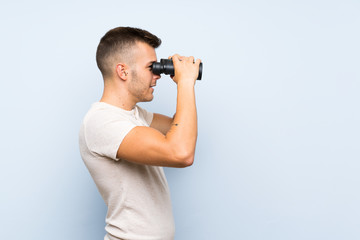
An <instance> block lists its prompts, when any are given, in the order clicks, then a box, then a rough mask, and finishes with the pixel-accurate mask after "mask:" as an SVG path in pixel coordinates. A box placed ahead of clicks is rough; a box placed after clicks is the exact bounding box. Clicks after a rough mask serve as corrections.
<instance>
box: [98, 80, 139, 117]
mask: <svg viewBox="0 0 360 240" xmlns="http://www.w3.org/2000/svg"><path fill="white" fill-rule="evenodd" d="M114 89H115V88H113V87H110V86H109V87H106V86H105V87H104V92H103V95H102V97H101V99H100V102H105V103H108V104H111V105H114V106H116V107H119V108H122V109H124V110H127V111H130V110H132V109H133V108H134V107H135V105H136V103H137V102H136V101H134V100H133V99H132V97H131V96H130V94H129V93H128V92H125V91H121V90H120V91H116V90H114ZM120 89H121V88H120Z"/></svg>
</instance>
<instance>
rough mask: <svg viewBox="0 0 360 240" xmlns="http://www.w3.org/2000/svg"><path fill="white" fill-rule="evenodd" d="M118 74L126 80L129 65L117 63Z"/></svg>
mask: <svg viewBox="0 0 360 240" xmlns="http://www.w3.org/2000/svg"><path fill="white" fill-rule="evenodd" d="M116 74H117V76H118V77H119V78H121V79H122V80H124V81H126V80H127V76H128V66H127V65H126V64H124V63H118V64H117V65H116Z"/></svg>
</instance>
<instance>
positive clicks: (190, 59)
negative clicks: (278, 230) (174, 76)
mask: <svg viewBox="0 0 360 240" xmlns="http://www.w3.org/2000/svg"><path fill="white" fill-rule="evenodd" d="M168 59H172V60H173V61H176V62H181V61H187V62H191V63H195V58H194V57H193V56H190V57H185V56H180V55H179V54H174V55H173V56H170V57H168ZM196 61H197V60H196ZM200 62H201V60H200Z"/></svg>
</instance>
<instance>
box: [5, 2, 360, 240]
mask: <svg viewBox="0 0 360 240" xmlns="http://www.w3.org/2000/svg"><path fill="white" fill-rule="evenodd" d="M359 12H360V2H359V1H355V0H354V1H350V0H342V1H319V0H315V1H309V0H305V1H280V0H276V1H265V0H262V1H261V0H255V1H229V0H223V1H196V2H193V1H189V0H185V1H181V2H180V1H177V2H175V1H131V2H130V1H84V0H74V1H39V0H36V1H11V2H10V1H8V2H5V1H2V3H1V7H0V27H1V38H0V41H1V44H0V52H1V54H0V66H1V72H0V76H1V85H0V98H1V99H0V107H1V108H0V109H1V125H0V132H1V134H0V135H1V139H0V141H1V143H0V148H1V161H0V189H1V204H0V239H52V240H63V239H87V240H91V239H93V240H95V239H103V236H104V234H105V232H104V226H105V223H104V218H105V214H106V206H105V204H104V202H103V200H102V199H101V197H100V195H99V193H98V192H97V189H96V187H95V184H94V183H93V181H92V179H91V177H90V175H89V173H88V172H87V169H86V168H85V166H84V164H83V162H82V160H81V158H80V155H79V151H78V131H79V127H80V124H81V121H82V118H83V116H84V115H85V113H86V112H87V110H88V109H89V107H90V105H91V104H92V103H93V102H95V101H98V100H99V99H100V97H101V94H102V88H103V86H102V78H101V75H100V72H99V70H98V69H97V67H96V62H95V51H96V47H97V44H98V42H99V40H100V38H101V37H102V36H103V35H104V34H105V32H106V31H108V30H109V29H111V28H113V27H117V26H134V27H140V28H144V29H147V30H149V31H150V32H152V33H154V34H156V35H158V36H159V37H160V38H161V39H162V40H163V44H162V45H161V47H160V48H159V49H158V50H157V55H158V58H159V59H160V58H167V57H168V56H169V55H172V54H174V53H180V54H182V55H187V56H189V55H193V56H195V57H198V58H201V59H202V60H203V63H204V73H203V80H202V81H200V82H197V84H196V94H197V106H198V117H199V137H198V145H197V151H196V159H195V163H194V165H193V166H191V167H189V168H185V169H169V168H167V169H166V170H165V171H166V175H167V178H168V182H169V185H170V189H171V197H172V201H173V209H174V215H175V221H176V240H183V239H187V240H193V239H194V240H199V239H204V240H207V239H242V240H263V239H266V240H271V239H274V240H289V239H292V240H303V239H307V240H309V239H317V240H318V239H327V240H332V239H347V240H351V239H360V228H359V226H360V206H359V205H360V204H359V202H360V192H359V185H360V175H359V172H360V163H359V160H360V151H359V146H360V145H359V144H360V127H359V123H360V112H359V103H360V94H359V90H360V72H359V66H360V57H359V56H360V45H359V42H360V31H359V29H360V14H359ZM175 104H176V86H175V84H174V83H173V82H172V81H171V80H170V79H169V78H168V77H167V76H163V77H162V79H160V80H159V82H158V86H157V87H156V88H155V98H154V100H153V101H152V102H151V103H142V104H140V106H142V107H145V108H146V109H148V110H150V111H153V112H158V113H163V114H167V115H170V116H172V115H173V113H174V112H175Z"/></svg>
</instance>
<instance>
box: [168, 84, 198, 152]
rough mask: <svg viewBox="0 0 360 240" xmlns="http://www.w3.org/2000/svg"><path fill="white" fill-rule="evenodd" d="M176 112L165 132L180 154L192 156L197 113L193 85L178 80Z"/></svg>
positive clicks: (195, 135)
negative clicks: (168, 128)
mask: <svg viewBox="0 0 360 240" xmlns="http://www.w3.org/2000/svg"><path fill="white" fill-rule="evenodd" d="M177 88H178V89H177V105H176V114H175V115H174V120H173V123H172V126H171V128H170V131H169V132H168V133H167V134H166V138H167V140H168V141H170V142H172V143H173V144H174V145H173V146H174V149H175V151H178V153H177V154H179V155H180V156H187V157H189V156H193V155H194V152H195V145H196V139H197V113H196V103H195V89H194V85H193V84H190V83H189V82H184V83H183V82H179V83H178V86H177Z"/></svg>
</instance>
